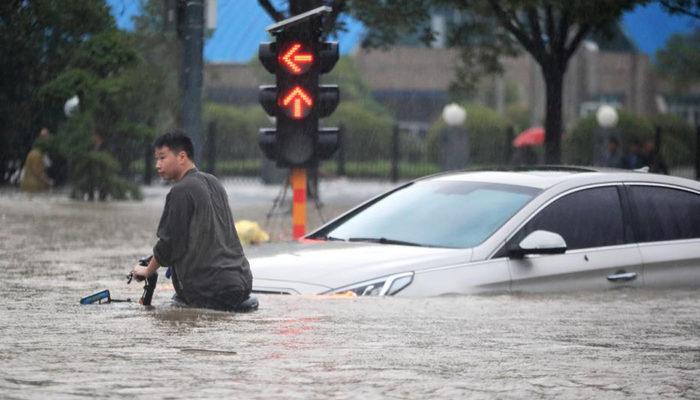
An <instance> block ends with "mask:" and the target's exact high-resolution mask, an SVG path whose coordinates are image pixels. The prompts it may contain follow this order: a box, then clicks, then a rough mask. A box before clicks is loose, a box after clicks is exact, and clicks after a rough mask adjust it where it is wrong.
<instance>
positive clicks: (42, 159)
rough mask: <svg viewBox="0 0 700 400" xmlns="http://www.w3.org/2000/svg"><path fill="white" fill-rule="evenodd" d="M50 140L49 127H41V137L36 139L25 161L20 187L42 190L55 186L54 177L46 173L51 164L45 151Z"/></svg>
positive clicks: (26, 190)
mask: <svg viewBox="0 0 700 400" xmlns="http://www.w3.org/2000/svg"><path fill="white" fill-rule="evenodd" d="M48 140H49V129H48V128H46V127H44V128H41V131H40V132H39V137H38V138H37V140H35V141H34V144H33V145H32V149H31V150H30V151H29V154H27V158H26V160H25V161H24V168H23V170H22V177H21V178H20V184H19V187H20V189H22V190H23V191H25V192H30V193H36V192H42V191H45V190H48V189H49V188H51V186H53V179H51V178H49V176H48V175H47V174H46V168H47V167H49V166H50V165H51V161H50V160H49V159H48V157H47V156H46V153H45V151H46V145H47V142H48Z"/></svg>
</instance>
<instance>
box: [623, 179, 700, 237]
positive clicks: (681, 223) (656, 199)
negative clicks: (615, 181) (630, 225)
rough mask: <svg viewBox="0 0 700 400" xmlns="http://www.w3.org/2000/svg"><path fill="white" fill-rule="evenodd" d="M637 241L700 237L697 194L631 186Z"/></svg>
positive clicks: (699, 213) (699, 206)
mask: <svg viewBox="0 0 700 400" xmlns="http://www.w3.org/2000/svg"><path fill="white" fill-rule="evenodd" d="M629 191H630V193H631V195H632V199H633V201H634V205H635V209H636V218H635V225H636V226H635V228H636V232H637V236H638V238H637V241H639V242H657V241H664V240H677V239H691V238H700V195H698V194H695V193H691V192H687V191H685V190H680V189H672V188H666V187H658V186H641V185H640V186H637V185H634V186H630V187H629Z"/></svg>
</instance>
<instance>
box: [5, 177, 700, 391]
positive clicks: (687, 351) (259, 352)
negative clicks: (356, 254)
mask: <svg viewBox="0 0 700 400" xmlns="http://www.w3.org/2000/svg"><path fill="white" fill-rule="evenodd" d="M164 193H165V190H161V189H158V190H155V191H152V192H148V193H147V198H146V201H144V202H142V203H106V204H87V203H78V202H72V201H69V200H67V199H65V198H64V197H61V196H39V197H35V198H31V199H30V198H28V197H26V196H24V195H22V194H18V193H14V192H1V193H0V271H2V274H0V304H2V305H1V306H0V398H3V399H6V398H7V399H13V398H84V397H90V398H188V399H189V398H270V397H273V396H274V397H278V398H298V399H308V398H323V399H327V398H339V399H355V398H396V399H402V398H487V399H490V398H506V399H507V398H513V399H516V398H557V399H590V398H604V399H617V398H654V399H657V398H668V399H678V398H686V399H698V398H700V294H699V293H698V291H651V290H616V291H610V292H601V293H571V294H557V295H498V296H461V297H439V298H427V299H404V298H360V299H343V298H333V299H331V298H324V297H320V296H303V297H302V296H264V295H263V296H259V297H258V298H259V300H260V309H259V310H258V311H256V312H253V313H249V314H230V313H223V312H214V311H207V310H200V309H182V308H177V307H175V306H173V305H171V304H170V300H169V299H170V296H171V295H172V294H173V289H172V286H171V285H170V283H169V281H166V280H164V279H163V276H161V279H162V280H161V281H160V282H159V286H158V289H157V291H156V293H155V296H154V300H153V304H154V307H152V308H149V309H146V308H144V307H143V306H140V305H138V304H136V303H112V304H106V305H90V306H81V305H79V304H78V300H79V299H80V297H82V296H84V295H87V294H90V293H93V292H96V291H98V290H101V289H110V291H111V293H112V296H113V297H115V298H127V297H130V298H133V299H137V298H138V297H139V296H140V292H141V288H140V286H141V285H140V284H134V283H132V284H131V285H126V280H125V274H126V272H128V270H129V269H130V266H131V265H132V264H133V263H134V261H135V260H136V259H137V258H138V257H140V256H142V255H145V254H148V252H149V249H150V247H151V245H152V243H153V240H154V236H153V235H154V233H153V232H154V230H155V224H156V223H157V220H158V217H159V213H160V210H161V207H162V202H163V199H162V198H161V197H160V196H161V195H164ZM235 197H236V196H233V195H232V199H233V198H235ZM239 197H245V196H243V195H242V194H241V195H240V196H239ZM253 197H254V196H252V197H251V198H250V199H249V200H246V201H243V202H242V204H241V203H237V205H234V206H233V208H234V216H235V217H236V218H242V217H247V215H257V216H260V215H264V214H265V212H266V211H267V208H268V207H269V204H268V203H269V202H268V200H269V199H263V200H255V199H253ZM343 207H345V206H342V205H339V206H337V209H336V212H337V211H339V210H340V209H341V208H343ZM332 209H333V206H332V205H330V203H327V208H326V211H327V212H329V213H331V212H333V211H332ZM261 250H264V249H259V250H258V251H261Z"/></svg>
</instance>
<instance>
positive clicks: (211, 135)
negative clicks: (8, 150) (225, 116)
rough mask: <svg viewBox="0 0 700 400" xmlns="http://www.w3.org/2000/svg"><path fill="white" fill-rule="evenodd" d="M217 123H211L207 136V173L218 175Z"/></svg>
mask: <svg viewBox="0 0 700 400" xmlns="http://www.w3.org/2000/svg"><path fill="white" fill-rule="evenodd" d="M216 128H217V125H216V121H211V122H209V129H208V131H209V132H208V134H207V172H209V173H210V174H212V175H214V174H216Z"/></svg>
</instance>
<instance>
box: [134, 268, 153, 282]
mask: <svg viewBox="0 0 700 400" xmlns="http://www.w3.org/2000/svg"><path fill="white" fill-rule="evenodd" d="M131 274H132V275H133V277H134V279H136V281H138V282H141V281H143V280H144V279H146V278H148V276H149V275H151V272H150V271H149V270H148V267H142V266H140V265H135V266H134V268H133V269H132V270H131Z"/></svg>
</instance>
